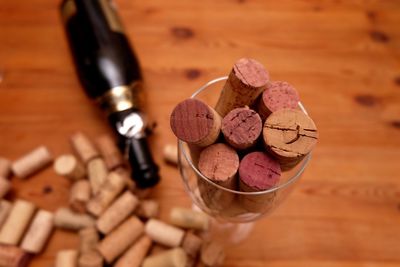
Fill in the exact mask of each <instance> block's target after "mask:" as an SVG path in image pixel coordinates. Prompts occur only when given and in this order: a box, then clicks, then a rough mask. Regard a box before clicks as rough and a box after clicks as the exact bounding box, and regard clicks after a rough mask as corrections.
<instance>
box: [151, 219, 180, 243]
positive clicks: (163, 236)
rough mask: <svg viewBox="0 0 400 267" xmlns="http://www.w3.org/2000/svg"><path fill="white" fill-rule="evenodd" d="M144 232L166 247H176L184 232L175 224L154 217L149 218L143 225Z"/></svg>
mask: <svg viewBox="0 0 400 267" xmlns="http://www.w3.org/2000/svg"><path fill="white" fill-rule="evenodd" d="M145 232H146V234H147V235H148V236H149V237H150V238H151V239H152V240H153V241H154V242H157V243H159V244H161V245H164V246H167V247H178V246H180V244H181V243H182V240H183V236H184V235H185V232H184V231H183V230H182V229H179V228H177V227H175V226H172V225H169V224H166V223H164V222H162V221H159V220H156V219H150V220H149V221H148V222H147V223H146V226H145Z"/></svg>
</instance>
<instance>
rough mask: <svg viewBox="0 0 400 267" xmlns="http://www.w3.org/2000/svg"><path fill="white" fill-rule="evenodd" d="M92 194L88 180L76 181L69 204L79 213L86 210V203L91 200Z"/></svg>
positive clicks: (72, 187) (70, 194)
mask: <svg viewBox="0 0 400 267" xmlns="http://www.w3.org/2000/svg"><path fill="white" fill-rule="evenodd" d="M90 196H91V188H90V183H89V181H88V180H86V179H85V180H79V181H76V182H75V183H74V184H73V185H72V186H71V190H70V193H69V206H70V208H71V209H72V210H73V211H75V212H79V213H85V212H86V204H87V203H88V202H89V200H90Z"/></svg>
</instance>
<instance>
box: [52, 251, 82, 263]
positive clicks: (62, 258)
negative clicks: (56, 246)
mask: <svg viewBox="0 0 400 267" xmlns="http://www.w3.org/2000/svg"><path fill="white" fill-rule="evenodd" d="M78 255H79V254H78V251H77V250H72V249H70V250H61V251H59V252H58V253H57V256H56V263H55V267H78Z"/></svg>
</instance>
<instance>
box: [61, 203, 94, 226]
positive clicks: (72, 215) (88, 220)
mask: <svg viewBox="0 0 400 267" xmlns="http://www.w3.org/2000/svg"><path fill="white" fill-rule="evenodd" d="M94 224H95V221H94V220H93V218H92V217H90V216H89V215H87V214H80V213H76V212H73V211H72V210H70V209H68V208H59V209H58V210H57V211H56V213H55V214H54V225H55V226H56V227H58V228H61V229H65V230H71V231H77V230H81V229H82V228H86V227H91V226H94Z"/></svg>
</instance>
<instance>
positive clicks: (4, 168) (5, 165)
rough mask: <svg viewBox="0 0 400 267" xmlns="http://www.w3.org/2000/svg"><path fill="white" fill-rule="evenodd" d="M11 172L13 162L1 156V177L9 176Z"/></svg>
mask: <svg viewBox="0 0 400 267" xmlns="http://www.w3.org/2000/svg"><path fill="white" fill-rule="evenodd" d="M10 174H11V162H10V161H9V160H8V159H6V158H3V157H0V177H4V178H8V177H9V176H10Z"/></svg>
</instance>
